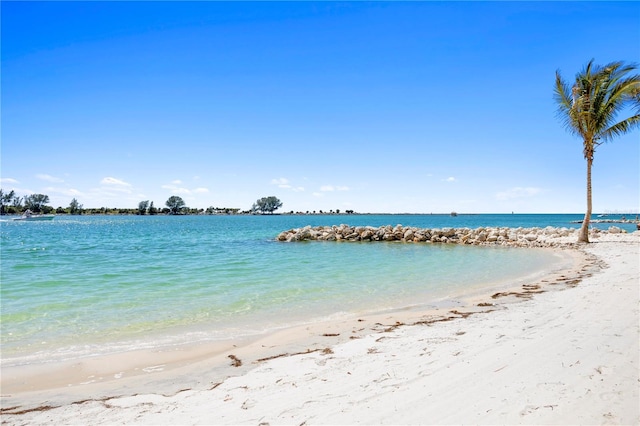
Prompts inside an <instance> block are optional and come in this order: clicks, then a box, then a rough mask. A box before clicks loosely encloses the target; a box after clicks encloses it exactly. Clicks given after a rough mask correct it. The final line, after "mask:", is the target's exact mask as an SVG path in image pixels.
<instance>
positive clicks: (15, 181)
mask: <svg viewBox="0 0 640 426" xmlns="http://www.w3.org/2000/svg"><path fill="white" fill-rule="evenodd" d="M0 183H20V182H18V181H17V180H15V179H13V178H0Z"/></svg>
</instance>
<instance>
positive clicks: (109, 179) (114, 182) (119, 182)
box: [100, 177, 131, 187]
mask: <svg viewBox="0 0 640 426" xmlns="http://www.w3.org/2000/svg"><path fill="white" fill-rule="evenodd" d="M100 183H101V184H103V185H110V186H111V185H113V186H127V187H130V186H131V184H130V183H127V182H125V181H123V180H120V179H116V178H114V177H106V178H103V179H102V180H101V181H100Z"/></svg>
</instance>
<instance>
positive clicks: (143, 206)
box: [0, 189, 354, 215]
mask: <svg viewBox="0 0 640 426" xmlns="http://www.w3.org/2000/svg"><path fill="white" fill-rule="evenodd" d="M49 202H50V200H49V196H48V195H45V194H30V195H25V196H23V197H21V196H19V195H17V194H16V193H15V191H13V190H12V191H9V192H5V191H3V190H2V189H0V215H7V214H22V213H24V212H25V211H26V210H31V211H32V212H33V213H36V214H40V213H41V214H51V213H55V214H69V215H81V214H86V215H159V214H162V215H235V214H245V215H246V214H273V213H274V212H275V211H276V210H278V209H279V208H280V207H282V201H280V200H279V199H278V198H277V197H274V196H269V197H262V198H260V199H258V200H256V202H255V203H253V205H252V206H251V209H249V210H241V209H239V208H235V207H213V206H210V207H207V208H206V209H202V208H200V209H197V208H189V207H187V206H186V203H185V201H184V200H183V199H182V198H181V197H179V196H176V195H173V196H171V197H169V199H168V200H167V201H166V202H165V207H156V206H154V204H153V201H149V200H143V201H140V202H139V203H138V207H137V208H134V209H131V208H109V207H99V208H84V206H83V205H82V204H80V203H79V202H78V200H77V199H75V198H74V199H72V200H71V203H69V206H68V207H58V208H53V207H52V206H49V205H48V203H49ZM345 213H346V214H353V213H354V212H353V210H346V211H345ZM286 214H340V210H339V209H336V211H335V212H334V211H333V210H330V211H329V212H323V211H322V210H319V211H318V212H316V210H314V211H313V212H310V211H308V210H307V211H306V213H305V212H294V211H293V210H292V211H290V212H288V213H286Z"/></svg>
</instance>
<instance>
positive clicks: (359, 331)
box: [1, 233, 639, 424]
mask: <svg viewBox="0 0 640 426" xmlns="http://www.w3.org/2000/svg"><path fill="white" fill-rule="evenodd" d="M609 240H612V241H613V242H609ZM616 241H617V244H623V243H624V241H627V242H629V243H630V245H629V250H631V251H633V250H635V251H636V256H637V249H638V241H639V238H638V234H637V233H634V234H601V236H600V238H598V239H597V240H596V242H595V243H593V244H592V245H589V246H585V247H583V248H580V249H579V250H578V252H581V253H584V254H585V256H586V257H585V258H583V261H581V262H580V264H575V265H574V266H575V268H573V269H574V271H573V272H574V274H569V273H559V274H557V275H556V276H555V277H545V278H542V279H540V280H539V282H534V283H525V284H523V285H520V286H518V287H516V288H505V289H503V290H501V291H498V292H496V293H493V294H489V295H487V294H484V295H474V297H473V298H470V299H469V302H468V303H467V307H462V306H459V305H457V306H444V307H441V308H440V310H436V311H430V312H424V311H420V312H416V311H412V310H411V309H408V310H402V309H400V310H398V311H394V312H385V313H381V314H379V315H377V316H376V315H372V316H367V317H353V318H343V319H341V320H336V321H329V322H323V323H314V324H307V325H304V326H301V327H297V328H292V329H285V330H280V331H277V332H275V333H272V334H269V335H268V336H262V337H260V338H257V339H251V341H245V342H237V343H244V344H232V343H231V342H229V343H228V344H225V345H218V346H217V347H206V348H205V347H203V346H200V347H199V348H197V349H194V348H191V350H192V351H191V352H189V351H186V352H184V353H182V354H180V355H181V356H182V359H181V361H178V362H175V361H174V364H173V365H171V366H169V367H170V368H168V367H167V364H162V362H163V359H165V358H172V357H174V358H175V353H170V351H166V352H153V351H150V353H147V354H143V353H139V354H131V353H128V354H123V355H122V356H123V357H124V358H127V357H129V358H130V357H132V356H138V357H140V358H145V356H148V355H150V356H152V357H154V358H155V359H157V360H159V362H158V363H155V364H154V365H149V366H148V369H147V371H145V369H144V368H140V369H139V371H138V373H139V374H137V375H133V376H131V377H127V378H126V380H119V379H115V377H114V379H112V380H109V381H105V382H103V383H99V382H94V383H86V384H85V385H80V386H72V387H65V386H64V385H63V384H62V382H60V383H58V387H53V388H52V389H51V390H44V391H43V390H40V391H33V392H14V393H11V394H9V393H7V392H5V389H4V386H3V390H2V399H1V401H2V415H3V422H6V423H8V424H23V422H24V423H46V422H48V421H53V419H55V418H56V417H58V418H61V419H62V422H63V423H64V422H65V420H64V419H66V421H70V422H73V421H81V420H76V419H80V417H77V416H79V415H80V416H81V415H83V414H82V413H85V412H90V411H92V410H98V411H100V412H101V413H104V415H105V416H106V417H103V418H102V420H101V422H106V423H112V422H118V421H120V422H125V423H130V422H132V421H134V419H135V418H136V415H138V414H140V409H141V408H140V407H141V406H140V405H139V404H137V403H136V404H133V405H132V406H131V407H129V408H127V410H122V409H117V410H116V409H113V407H114V406H118V404H120V405H121V403H122V402H123V401H128V400H130V399H132V398H133V399H141V400H148V399H149V398H150V399H152V400H154V399H155V398H156V397H153V395H156V396H157V397H158V398H160V395H164V396H162V397H161V398H160V399H162V400H163V401H164V399H166V400H167V401H166V402H167V403H169V400H181V399H182V398H183V397H185V396H187V395H192V396H193V398H195V397H196V395H201V394H204V393H207V392H212V393H216V392H217V391H218V388H223V387H225V386H227V385H229V383H231V382H235V381H238V380H240V381H242V380H253V379H254V378H255V376H256V375H259V374H260V373H259V372H260V371H262V370H264V369H267V368H268V369H269V370H270V371H273V370H274V369H275V370H278V368H280V367H278V366H280V365H281V364H283V365H284V366H285V367H286V368H285V370H278V374H280V375H281V376H282V377H283V379H282V380H286V378H287V377H288V376H287V375H288V374H290V372H289V369H290V368H292V367H291V365H289V364H295V365H298V364H305V363H308V362H309V360H313V361H314V363H316V364H317V363H318V362H320V363H322V362H324V363H329V362H330V360H331V359H333V358H337V357H338V356H337V355H335V354H336V353H340V351H344V350H346V348H347V347H351V346H354V345H355V346H358V345H361V344H364V342H368V343H367V344H371V345H373V346H375V343H378V340H379V339H380V341H387V340H389V341H392V340H394V339H402V338H404V339H406V337H407V336H403V335H405V334H411V333H414V332H415V331H416V330H417V329H421V332H423V333H424V332H425V330H427V331H433V330H439V331H443V330H449V329H451V328H452V327H453V328H455V329H457V330H458V331H457V332H456V333H462V334H455V333H454V336H460V337H454V340H455V341H457V340H461V339H462V336H465V335H467V334H470V333H469V332H468V331H467V330H466V327H467V326H468V325H470V324H472V323H474V324H475V323H484V322H487V321H488V322H491V321H492V320H495V318H494V317H495V316H501V317H502V316H505V315H507V316H508V315H509V314H510V313H511V311H514V310H521V308H519V307H521V306H522V305H523V304H534V305H536V306H537V308H538V310H542V311H544V306H542V304H541V302H540V300H538V299H539V298H542V297H549V295H552V294H553V295H557V294H562V293H566V292H557V291H553V292H551V291H549V290H552V289H562V288H567V289H570V291H571V292H573V291H575V290H577V289H580V288H581V284H582V282H584V281H594V280H596V281H598V280H602V277H603V275H606V274H607V273H608V272H609V271H608V270H607V269H602V268H604V266H603V264H602V261H603V260H602V259H601V257H602V254H599V253H597V252H598V250H595V251H596V253H592V251H594V250H593V249H594V248H596V249H597V248H600V247H602V246H600V244H601V243H603V244H605V245H610V244H616ZM556 250H558V248H556ZM570 251H572V252H573V250H570ZM609 251H611V250H609ZM605 257H606V256H605ZM613 260H615V259H613ZM604 261H605V262H606V260H604ZM630 267H631V268H633V267H635V268H636V269H635V271H633V270H632V271H631V273H632V274H633V273H635V278H636V282H637V278H638V269H637V268H638V264H637V257H636V258H635V266H634V265H631V266H630ZM596 270H602V273H600V272H597V271H596ZM636 290H637V289H636ZM493 296H495V297H493ZM635 296H636V300H635V302H636V305H635V306H636V311H635V315H636V320H637V291H636V293H635ZM514 301H522V302H523V303H516V304H513V303H512V302H514ZM481 314H483V315H481ZM631 320H633V318H631ZM636 338H637V321H636ZM409 340H415V339H409ZM445 340H446V339H445ZM445 340H443V342H441V343H442V345H444V346H446V345H447V344H448V343H447V342H446V341H445ZM476 343H477V342H476ZM390 345H391V346H390V347H389V348H387V349H388V350H389V351H393V350H394V348H393V344H390ZM373 346H372V347H373ZM636 347H637V346H636ZM182 349H185V348H182ZM395 349H396V352H397V349H398V348H395ZM503 349H504V348H503ZM376 350H377V351H378V349H376ZM376 353H377V352H373V353H369V354H368V355H370V356H374V355H376ZM479 355H481V353H479ZM637 355H638V352H637V351H636V353H635V356H636V358H637ZM630 356H633V354H631V355H630ZM393 357H394V358H398V359H400V358H403V359H404V358H405V355H403V354H402V353H399V352H398V353H395V354H394V355H393ZM178 358H180V356H179V357H178ZM347 358H348V357H347ZM365 358H367V357H365ZM364 360H365V359H362V361H364ZM92 361H95V362H93V363H92ZM352 361H353V360H352ZM405 361H406V362H407V363H408V364H409V365H413V366H414V367H416V366H417V365H416V363H418V360H416V359H414V360H411V359H408V360H407V359H405ZM240 363H241V364H242V365H240V366H238V367H234V366H233V365H232V364H236V365H237V364H240ZM92 364H94V365H92ZM67 367H68V368H67V369H66V370H63V371H59V373H61V374H60V376H59V377H58V378H59V379H60V378H66V379H68V377H69V376H68V374H69V373H70V372H75V373H77V372H79V371H87V372H89V371H90V370H91V368H94V369H97V370H96V371H94V372H99V367H100V362H99V360H91V359H89V360H83V361H82V362H80V363H77V362H76V363H75V364H72V365H69V366H67ZM111 367H116V368H115V370H117V369H118V368H117V363H116V364H113V365H111ZM154 367H155V370H154ZM353 368H354V369H357V365H356V364H353ZM311 370H313V369H311ZM112 371H113V368H112V369H111V370H110V371H109V373H110V374H111V373H112ZM635 372H636V378H637V363H636V364H635ZM32 373H33V377H34V378H36V377H38V378H39V380H47V378H46V377H43V376H42V375H41V373H42V372H40V371H32ZM104 374H106V372H104ZM116 374H117V373H116ZM327 374H329V373H327ZM94 376H95V375H94ZM96 378H97V376H96ZM5 379H6V377H5V372H3V382H5ZM334 379H335V380H334ZM49 380H54V378H49ZM327 380H328V381H333V382H335V383H334V385H335V388H336V390H340V388H341V385H340V384H337V383H343V381H344V380H345V379H344V377H342V378H335V377H333V378H331V380H329V379H327ZM54 381H55V380H54ZM263 384H264V385H265V387H268V386H273V383H263ZM316 384H322V383H316ZM345 384H346V383H345ZM253 386H255V383H254V384H253V385H252V386H250V387H253ZM397 386H398V389H403V388H404V387H405V385H404V384H402V383H399V384H398V385H397ZM406 386H409V384H406ZM635 386H636V391H635V392H636V393H635V395H636V396H637V382H636V383H635ZM62 389H63V390H62ZM378 390H379V389H378ZM61 393H62V395H61ZM136 395H137V396H136ZM376 395H377V393H376ZM145 398H146V399H145ZM214 399H215V398H214ZM223 399H224V398H223ZM636 399H637V398H636ZM247 401H248V399H247ZM253 401H254V403H255V404H254V405H260V404H261V401H260V400H258V399H256V398H253ZM219 402H220V401H216V402H215V403H216V404H218V403H219ZM222 402H224V401H222ZM236 402H237V401H236ZM171 403H172V404H174V403H175V404H178V407H182V408H184V409H185V412H187V413H190V412H191V411H190V410H188V409H187V408H188V404H187V405H184V406H182V405H181V404H180V403H178V402H171ZM114 404H115V405H114ZM152 405H154V406H156V405H157V408H158V409H160V408H161V405H162V404H160V403H158V404H156V403H155V402H154V403H153V404H152ZM226 405H227V406H230V405H232V404H226ZM249 405H250V404H249ZM216 406H217V405H216ZM109 407H112V408H109ZM136 407H137V408H136ZM90 408H91V409H90ZM191 408H192V409H195V408H194V407H191ZM227 408H229V407H227ZM236 408H237V407H236ZM202 410H205V411H211V410H208V409H207V408H206V407H204V408H202ZM151 411H153V410H151ZM214 411H215V410H214ZM249 411H251V410H249V409H247V408H242V407H240V410H239V411H238V410H237V409H236V411H234V410H231V411H230V412H229V416H231V417H209V418H208V420H206V421H205V422H213V423H229V422H231V423H233V422H246V421H248V420H247V419H248V418H247V417H246V415H248V414H249ZM303 411H304V410H303ZM374 411H375V410H374ZM116 412H117V413H118V415H123V416H124V417H122V418H113V419H111V418H110V417H109V415H116V414H117V413H116ZM20 413H22V414H20ZM109 413H111V414H109ZM127 413H128V414H127ZM136 413H137V414H136ZM405 414H409V413H405ZM150 415H151V414H150ZM235 415H237V417H234V416H235ZM59 416H62V417H59ZM65 416H68V417H65ZM127 416H130V417H127ZM183 416H184V414H183ZM315 416H316V417H313V416H311V417H310V418H312V419H315V420H313V421H314V422H316V423H317V422H323V421H325V419H328V421H331V420H333V421H350V422H356V418H353V417H345V418H344V419H346V420H342V419H343V418H341V417H334V418H332V419H331V418H326V417H322V416H320V415H319V414H317V413H316V414H315ZM318 416H319V417H318ZM187 418H188V417H187ZM297 418H298V419H301V417H297ZM382 418H383V417H382V416H380V417H377V418H376V417H371V418H370V419H369V421H370V422H374V423H375V422H378V423H379V422H380V420H376V419H382ZM109 419H111V420H109ZM118 419H120V420H118ZM158 419H160V418H157V420H155V422H157V421H159V420H158ZM243 419H244V420H243ZM390 419H391V420H388V421H390V422H404V421H403V419H404V418H402V417H391V418H390ZM89 420H95V419H93V418H92V417H87V418H86V421H89ZM632 420H633V421H634V422H637V421H638V418H637V416H636V418H635V419H632ZM136 421H138V420H136ZM148 421H150V422H153V418H152V417H149V420H148ZM176 421H181V422H184V421H185V417H182V418H176ZM200 421H202V420H200ZM272 421H278V422H280V423H282V422H287V420H286V418H283V417H279V418H276V419H273V418H272ZM466 421H467V422H468V421H472V422H475V420H474V419H472V418H467V419H466ZM498 421H500V420H498ZM193 422H194V423H196V422H198V421H197V420H195V418H194V420H193ZM409 422H411V421H409Z"/></svg>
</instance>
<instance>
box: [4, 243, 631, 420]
mask: <svg viewBox="0 0 640 426" xmlns="http://www.w3.org/2000/svg"><path fill="white" fill-rule="evenodd" d="M594 241H595V242H594V243H592V244H589V245H585V246H581V247H580V248H579V250H580V251H582V252H584V253H586V255H587V256H588V257H589V259H590V260H589V262H588V264H586V265H581V266H580V268H579V269H578V270H577V271H576V275H577V276H578V277H579V278H581V279H580V280H579V282H578V280H576V279H575V276H574V275H570V274H567V275H565V276H560V277H555V278H547V279H545V280H543V281H541V282H539V283H535V284H530V285H525V286H523V287H521V288H519V289H517V291H515V292H514V293H517V294H511V295H510V296H505V297H495V298H491V297H485V298H484V299H483V300H479V302H480V304H482V305H483V306H481V307H480V306H477V305H478V304H477V303H476V304H475V307H473V308H470V307H467V308H451V307H450V308H448V309H444V310H441V312H439V313H434V312H431V313H429V314H427V313H421V314H420V315H416V314H415V313H411V314H408V313H402V312H398V313H396V314H393V315H385V316H383V317H379V318H373V317H370V318H358V319H351V320H350V322H349V323H348V321H346V320H345V321H342V322H340V321H336V322H335V323H331V324H329V323H324V324H314V325H309V326H307V327H305V328H304V330H302V333H301V330H299V329H298V330H284V331H282V332H280V333H278V334H276V335H271V336H268V337H265V339H264V340H260V341H254V342H251V343H250V344H246V345H243V346H242V347H239V346H233V345H231V346H228V347H217V348H203V347H201V348H200V349H199V350H198V351H194V350H191V351H188V353H189V356H184V357H183V359H182V361H183V362H174V363H173V364H172V368H169V369H166V368H164V366H165V365H166V364H158V365H155V366H154V365H148V368H147V369H136V370H137V371H138V373H139V374H137V375H132V377H127V379H128V380H124V379H120V377H122V374H120V376H118V374H115V375H114V374H113V371H118V369H119V368H120V367H119V366H118V365H117V363H115V364H116V365H108V366H104V367H103V368H104V369H105V372H104V373H105V375H106V374H110V375H112V376H113V377H114V379H112V380H110V381H102V382H100V381H97V382H94V383H86V384H85V385H78V384H75V385H74V386H64V387H60V383H62V382H60V381H55V380H53V377H52V376H46V375H42V376H40V377H41V378H42V380H41V382H42V386H40V387H39V388H38V389H35V388H34V390H31V391H26V390H25V389H23V390H20V389H19V387H16V388H15V389H17V390H18V392H12V393H7V392H6V389H5V384H6V383H7V382H8V379H7V380H5V378H4V377H3V389H2V399H1V402H2V423H3V424H25V425H27V424H28V425H34V424H255V425H258V424H265V425H266V424H296V425H300V424H463V423H472V424H630V425H631V424H639V423H640V401H639V392H638V389H639V387H640V376H639V370H638V363H639V356H640V349H639V345H640V344H639V342H640V315H639V305H640V295H639V281H640V232H635V233H633V234H603V235H601V236H600V238H597V239H594ZM551 290H559V291H551ZM503 293H509V292H503ZM514 301H518V303H512V302H514ZM275 342H277V343H275ZM256 348H260V350H257V349H256ZM307 351H309V353H302V352H307ZM137 355H139V356H141V357H143V358H144V356H143V355H144V354H128V355H127V354H125V355H124V356H128V357H129V358H131V357H135V356H137ZM155 355H156V357H158V359H161V358H162V354H155ZM145 356H148V354H146V355H145ZM259 357H260V358H270V359H266V360H262V361H260V358H259ZM144 359H145V362H148V358H144ZM84 363H86V364H87V365H90V364H91V360H86V361H84ZM240 363H242V365H241V366H238V367H234V366H233V364H236V365H238V364H240ZM223 364H224V368H223V367H221V365H223ZM76 367H77V365H76ZM149 367H157V368H156V369H155V370H154V369H153V368H149ZM69 368H70V369H72V366H69ZM92 368H93V369H94V370H95V369H96V368H98V367H97V366H96V365H94V366H93V367H92ZM76 369H77V368H76ZM3 374H4V372H3ZM37 374H38V372H36V375H35V376H34V377H32V378H31V379H30V380H31V381H34V382H37V378H38V376H37ZM101 378H102V377H101ZM63 381H64V380H63ZM45 384H48V385H49V386H45ZM47 388H48V389H47Z"/></svg>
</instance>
